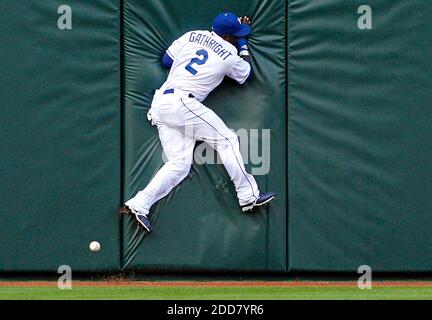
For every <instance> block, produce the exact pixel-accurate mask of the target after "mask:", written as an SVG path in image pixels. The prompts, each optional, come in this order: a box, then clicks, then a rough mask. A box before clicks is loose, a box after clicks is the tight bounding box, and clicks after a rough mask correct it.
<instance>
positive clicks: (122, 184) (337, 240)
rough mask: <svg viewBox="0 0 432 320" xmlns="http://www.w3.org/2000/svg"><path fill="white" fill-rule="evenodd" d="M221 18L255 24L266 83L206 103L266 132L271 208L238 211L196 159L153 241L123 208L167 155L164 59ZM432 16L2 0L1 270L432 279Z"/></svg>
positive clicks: (264, 182) (427, 8) (337, 6)
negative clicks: (184, 38) (152, 115)
mask: <svg viewBox="0 0 432 320" xmlns="http://www.w3.org/2000/svg"><path fill="white" fill-rule="evenodd" d="M62 4H67V5H69V6H71V7H72V9H73V29H72V30H64V31H60V30H58V28H57V19H58V17H59V14H58V13H57V8H58V7H59V6H60V5H62ZM363 4H368V5H370V6H371V7H372V10H373V29H372V30H359V29H358V27H357V20H358V18H359V16H360V15H359V14H358V13H357V8H358V7H359V6H360V5H363ZM224 10H230V11H234V12H236V13H238V14H239V15H250V16H251V18H252V21H253V31H252V34H251V37H250V47H251V52H252V55H253V68H254V70H255V79H254V80H253V81H252V82H251V83H249V84H247V85H245V86H239V85H237V84H235V83H234V82H233V81H229V80H228V81H225V82H224V83H223V84H222V85H221V86H220V87H219V88H217V89H216V90H215V91H214V92H213V93H212V94H211V95H210V96H209V98H208V99H206V101H205V104H206V105H208V106H209V107H211V108H212V109H214V110H215V111H216V113H218V114H219V115H220V116H221V118H222V119H224V120H225V121H226V123H227V124H228V126H229V127H230V128H233V129H239V128H246V129H250V128H253V129H271V159H270V161H271V170H270V173H269V174H268V175H266V176H258V177H257V181H258V183H259V185H260V187H261V189H262V190H274V191H276V192H278V199H277V200H276V201H275V202H274V203H272V205H271V206H270V207H268V208H266V209H260V210H259V211H258V212H257V214H256V215H253V216H248V215H244V214H242V213H241V211H240V210H239V208H238V204H237V200H236V198H235V193H234V190H233V186H232V184H231V181H230V180H229V177H228V175H227V174H226V172H225V169H224V168H223V166H221V165H197V164H194V165H193V168H192V171H191V173H190V175H189V176H188V177H187V178H186V179H185V181H184V182H183V183H182V184H181V185H180V186H179V187H178V188H176V189H175V190H174V192H172V193H171V194H170V195H169V196H168V197H167V198H166V199H164V200H163V201H161V203H160V204H159V205H158V206H157V207H156V210H155V213H154V216H153V222H154V232H153V233H152V234H151V235H149V236H146V237H144V236H143V233H142V232H141V231H139V230H138V229H137V227H136V225H135V224H134V223H133V222H132V221H131V220H129V219H124V221H121V220H120V219H119V217H118V215H117V208H118V205H119V204H120V203H121V200H122V199H123V200H125V199H127V198H129V197H130V196H132V195H134V194H135V193H136V192H137V191H138V190H140V189H142V188H143V187H144V186H145V185H146V184H147V183H148V181H149V179H150V178H151V177H152V176H153V175H154V174H155V172H156V171H157V170H158V169H159V168H160V166H161V165H162V163H163V162H162V158H161V155H162V150H161V147H160V143H159V140H158V138H157V130H156V128H155V127H151V126H150V124H149V123H148V121H147V119H146V113H147V111H148V108H149V106H150V102H151V99H152V95H153V91H154V89H157V88H158V87H159V86H160V85H161V84H162V83H163V81H164V80H165V78H166V75H167V70H165V69H163V68H162V66H161V63H160V60H161V56H162V55H163V53H164V51H165V50H166V48H167V47H168V46H169V45H170V44H171V42H172V41H173V40H175V39H176V38H178V37H179V36H181V35H182V34H183V33H185V32H186V31H190V30H192V29H209V26H210V24H211V21H212V20H213V18H214V16H215V15H216V14H218V13H219V12H221V11H224ZM431 15H432V2H430V1H424V0H412V1H391V0H376V1H373V2H372V1H370V3H366V2H364V1H358V0H328V1H313V0H290V1H282V0H266V1H258V0H248V1H228V0H226V1H225V0H222V1H194V0H184V1H175V0H163V1H159V0H123V1H121V0H110V1H108V0H92V1H78V0H71V1H68V3H64V2H61V1H55V0H47V1H36V0H19V1H2V2H0V31H1V32H0V40H1V43H2V46H1V48H0V59H1V61H2V65H1V68H0V101H1V104H0V128H1V138H0V150H1V157H0V164H1V166H0V179H1V180H0V208H1V212H0V219H1V220H0V271H50V272H53V271H55V270H57V267H58V266H59V265H62V264H67V265H70V266H71V267H72V269H73V270H74V271H78V270H82V271H94V270H117V271H119V270H121V269H127V270H143V271H148V270H156V271H159V272H163V271H166V270H180V271H190V270H193V271H272V272H286V271H351V272H355V271H356V270H357V268H358V267H359V266H360V265H363V264H366V265H369V266H371V267H372V270H374V271H431V270H432V262H431V261H432V254H431V250H430V249H431V248H432V231H431V228H430V226H431V225H432V215H431V212H432V178H431V177H432V169H431V166H430V163H431V162H432V161H431V160H432V153H431V149H432V142H431V141H432V139H431V135H432V129H431V128H432V112H431V101H432V62H431V59H430V58H429V55H430V53H431V52H432V40H431V39H432V31H431V28H430V21H431ZM121 18H122V19H123V23H121ZM122 26H123V32H120V31H121V27H122ZM121 44H122V45H123V49H124V50H123V53H124V55H123V57H121V55H120V53H121ZM121 73H123V75H124V77H123V82H122V80H121V79H122V77H121ZM247 167H248V169H249V171H250V170H251V167H250V166H247ZM92 240H98V241H100V242H101V244H102V250H101V251H100V252H99V253H97V254H91V253H90V251H89V250H88V244H89V242H90V241H92Z"/></svg>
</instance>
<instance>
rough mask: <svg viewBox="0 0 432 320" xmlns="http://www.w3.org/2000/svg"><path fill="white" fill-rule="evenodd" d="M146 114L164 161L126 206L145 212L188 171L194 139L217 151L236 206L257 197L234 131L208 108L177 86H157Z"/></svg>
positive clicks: (255, 184)
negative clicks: (167, 88) (168, 90)
mask: <svg viewBox="0 0 432 320" xmlns="http://www.w3.org/2000/svg"><path fill="white" fill-rule="evenodd" d="M149 116H150V117H151V120H152V122H153V123H154V124H155V125H156V126H157V128H158V131H159V139H160V141H161V143H162V148H163V150H164V152H165V155H166V157H167V159H168V161H167V162H166V163H165V164H164V165H163V167H162V168H161V169H160V170H159V171H158V172H157V174H156V175H155V176H154V177H153V179H152V180H151V181H150V183H149V184H148V185H147V187H145V189H144V190H142V191H139V192H138V193H137V195H136V196H135V197H133V198H132V199H130V200H129V201H127V202H126V205H127V206H129V207H130V208H132V209H134V210H136V211H138V212H139V213H142V214H148V212H149V210H150V207H151V206H152V205H153V204H154V203H156V202H157V201H158V200H159V199H161V198H163V197H165V196H166V195H167V194H168V193H169V192H170V191H171V190H172V189H173V188H174V187H175V186H177V185H178V184H179V183H180V182H181V181H182V180H183V179H184V178H186V176H187V175H188V174H189V171H190V168H191V165H192V161H193V152H194V146H195V142H196V141H205V142H206V143H207V144H209V145H210V146H211V147H212V148H214V149H215V150H216V151H217V152H218V154H219V156H220V158H221V160H222V162H223V164H224V166H225V168H226V170H227V172H228V174H229V176H230V177H231V180H232V181H233V182H234V185H235V188H236V192H237V197H238V199H239V204H240V206H243V205H245V204H248V203H251V202H253V201H255V200H256V199H257V197H258V196H259V190H258V186H257V183H256V181H255V179H254V177H253V176H252V175H251V174H249V173H247V172H246V170H245V167H244V164H243V158H242V156H241V154H240V147H239V142H238V137H237V135H236V134H235V133H234V132H232V131H231V130H230V129H229V128H228V127H227V126H226V125H225V123H224V122H223V121H222V119H220V118H219V117H218V116H217V115H216V113H214V112H213V111H212V110H211V109H209V108H207V107H206V106H204V105H203V104H202V103H200V102H199V101H198V100H196V99H194V98H190V97H189V96H188V94H187V93H184V92H182V91H180V90H177V89H176V90H175V92H174V93H169V94H163V93H162V92H160V91H159V90H157V91H156V93H155V96H154V98H153V102H152V105H151V108H150V111H149Z"/></svg>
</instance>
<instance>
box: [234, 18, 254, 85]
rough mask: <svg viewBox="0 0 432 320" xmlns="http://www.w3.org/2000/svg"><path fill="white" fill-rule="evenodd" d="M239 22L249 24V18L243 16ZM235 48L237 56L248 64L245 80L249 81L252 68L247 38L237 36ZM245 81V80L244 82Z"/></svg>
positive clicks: (251, 75)
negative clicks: (237, 52) (248, 69)
mask: <svg viewBox="0 0 432 320" xmlns="http://www.w3.org/2000/svg"><path fill="white" fill-rule="evenodd" d="M241 22H242V23H244V24H249V25H250V19H249V17H247V16H244V17H243V18H242V19H241ZM237 49H238V51H239V56H240V58H242V59H243V60H244V61H246V62H247V63H248V64H249V66H250V71H249V75H248V77H247V79H246V81H250V80H251V79H252V77H253V70H252V59H251V56H250V53H249V45H248V40H247V38H238V39H237ZM246 81H245V82H246Z"/></svg>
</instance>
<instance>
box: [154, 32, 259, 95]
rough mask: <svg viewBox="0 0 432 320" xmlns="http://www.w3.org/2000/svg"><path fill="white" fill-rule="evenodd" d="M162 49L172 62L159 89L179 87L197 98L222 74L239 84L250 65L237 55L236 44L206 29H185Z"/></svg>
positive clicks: (220, 78) (217, 80)
mask: <svg viewBox="0 0 432 320" xmlns="http://www.w3.org/2000/svg"><path fill="white" fill-rule="evenodd" d="M166 52H167V54H168V55H169V56H170V57H171V59H173V61H174V62H173V65H172V66H171V70H170V72H169V75H168V79H167V80H166V82H165V83H164V84H163V86H162V87H161V90H167V89H180V90H183V91H186V92H189V93H192V94H193V95H194V96H195V98H196V99H197V100H199V101H203V100H204V99H205V98H206V97H207V95H208V94H209V93H210V92H211V91H212V90H213V89H214V88H216V87H217V86H218V85H219V84H220V83H221V82H222V80H223V79H224V77H225V76H228V77H230V78H232V79H234V80H236V81H237V82H238V83H240V84H242V83H244V82H245V81H246V79H247V78H248V76H249V74H250V72H251V66H250V65H249V63H248V62H247V61H245V60H243V59H242V58H240V57H239V56H238V51H237V48H236V47H234V46H233V45H232V44H231V43H229V42H228V41H225V40H224V39H222V38H221V37H220V36H218V35H217V34H216V33H214V32H210V31H206V30H196V31H190V32H187V33H186V34H184V35H183V36H181V37H180V38H179V39H177V40H176V41H174V42H173V44H172V45H171V46H170V47H169V48H168V50H167V51H166Z"/></svg>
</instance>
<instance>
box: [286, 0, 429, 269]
mask: <svg viewBox="0 0 432 320" xmlns="http://www.w3.org/2000/svg"><path fill="white" fill-rule="evenodd" d="M362 5H368V7H369V8H368V7H361V6H362ZM370 18H372V20H370ZM288 20H289V24H288V29H289V35H288V39H289V40H288V42H289V71H290V72H289V89H288V91H289V124H288V128H289V131H288V137H289V138H288V139H289V140H288V145H289V148H288V149H289V150H288V163H289V175H288V181H289V190H290V193H289V224H288V226H289V230H288V234H289V240H288V243H289V269H290V270H306V271H309V270H312V271H356V270H357V268H358V267H359V266H360V265H363V264H366V265H369V266H370V267H371V268H372V270H374V271H431V270H432V250H431V249H432V228H431V226H432V167H431V163H432V152H431V150H432V138H431V137H432V109H431V107H432V106H431V103H432V59H431V58H430V54H431V53H432V40H431V39H432V28H431V21H432V1H425V0H410V1H393V0H374V1H354V0H327V1H310V0H294V1H289V19H288Z"/></svg>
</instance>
